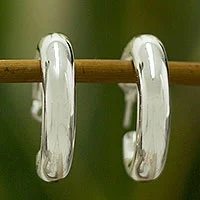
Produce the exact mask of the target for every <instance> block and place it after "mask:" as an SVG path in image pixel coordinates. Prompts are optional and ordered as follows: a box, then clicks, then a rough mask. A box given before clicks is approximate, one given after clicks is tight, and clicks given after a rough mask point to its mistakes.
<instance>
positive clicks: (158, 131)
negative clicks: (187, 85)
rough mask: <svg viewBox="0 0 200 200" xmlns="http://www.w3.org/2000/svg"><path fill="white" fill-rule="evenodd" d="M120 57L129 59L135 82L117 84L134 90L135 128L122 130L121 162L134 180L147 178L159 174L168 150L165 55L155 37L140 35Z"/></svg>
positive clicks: (168, 115) (168, 98)
mask: <svg viewBox="0 0 200 200" xmlns="http://www.w3.org/2000/svg"><path fill="white" fill-rule="evenodd" d="M122 59H124V60H133V63H134V66H135V68H136V73H137V77H138V83H137V84H128V85H127V84H120V87H121V88H122V89H123V90H124V91H125V92H126V93H125V94H127V91H129V92H130V90H131V91H132V92H130V93H132V94H133V93H134V92H136V91H138V102H137V110H138V112H137V127H136V131H131V132H128V133H126V134H125V135H124V138H123V159H124V165H125V169H126V171H127V173H128V175H129V176H130V177H131V178H133V179H134V180H136V181H150V180H153V179H156V178H157V177H158V176H159V175H160V174H161V172H162V170H163V168H164V165H165V161H166V156H167V151H168V143H169V136H170V94H169V78H168V64H167V56H166V52H165V49H164V46H163V45H162V43H161V42H160V41H159V40H158V39H157V38H156V37H154V36H152V35H141V36H139V37H136V38H134V39H133V40H131V41H130V43H129V44H128V45H127V47H126V48H125V50H124V53H123V55H122ZM133 102H134V100H133ZM127 109H128V108H127ZM129 112H131V111H130V110H129ZM128 119H130V115H128Z"/></svg>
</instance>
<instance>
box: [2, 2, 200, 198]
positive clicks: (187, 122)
mask: <svg viewBox="0 0 200 200" xmlns="http://www.w3.org/2000/svg"><path fill="white" fill-rule="evenodd" d="M199 10H200V1H199V0H192V1H188V0H187V1H186V0H167V1H161V0H152V1H149V0H121V1H120V0H101V1H97V0H96V1H92V0H90V1H87V0H86V1H80V0H43V1H41V0H34V1H31V0H18V1H17V0H6V1H3V0H2V1H1V2H0V27H1V31H0V44H1V45H0V58H1V59H16V58H17V59H20V58H21V59H22V58H24V59H31V58H33V57H34V55H35V48H36V44H37V42H38V41H39V40H40V38H41V37H43V36H45V35H46V34H48V33H50V32H62V33H64V34H66V35H68V37H69V38H70V40H71V43H72V45H73V48H74V53H75V58H76V59H78V58H90V59H93V58H104V59H118V58H120V56H121V53H122V51H123V48H124V46H125V45H126V44H127V42H128V41H129V40H130V39H131V38H132V37H133V36H136V35H138V34H142V33H150V34H154V35H156V36H157V37H158V38H159V39H160V40H161V41H162V42H163V43H164V45H165V48H166V51H167V54H168V58H169V60H170V61H200V25H199V24H200V23H199V22H200V14H199V13H200V12H199ZM171 101H172V120H171V139H170V146H169V154H168V158H167V163H166V166H165V169H164V171H163V173H162V175H161V176H160V177H159V179H157V180H155V181H153V182H150V183H137V182H134V181H132V180H131V179H130V178H129V177H128V176H127V175H126V173H125V171H124V168H123V163H122V145H121V144H122V137H123V134H124V130H123V128H122V120H123V111H124V102H123V94H122V92H121V91H120V89H119V88H118V86H117V85H116V84H79V83H78V84H77V135H76V136H77V137H76V145H75V155H74V162H73V166H72V169H71V171H70V174H69V175H68V177H67V178H66V179H64V180H62V181H60V182H58V183H50V184H48V183H45V182H43V181H42V180H40V179H39V178H38V176H37V174H36V170H35V155H36V153H37V151H38V149H39V144H40V124H39V123H37V122H36V121H34V120H33V119H32V118H31V116H30V106H31V84H26V83H25V84H1V85H0V135H1V137H0V199H2V200H4V199H9V200H10V199H15V200H18V199H19V200H21V199H29V200H32V199H37V200H40V199H43V200H45V199H47V200H51V199H52V200H54V199H66V200H76V199H89V200H90V199H91V200H107V199H109V200H112V199H115V200H117V199H119V200H121V199H127V200H128V199H147V200H148V199H150V200H151V199H154V200H155V199H162V200H164V199H170V200H175V199H176V200H177V199H200V145H199V143H200V121H199V120H200V112H199V111H200V103H199V102H200V87H191V86H178V85H174V86H172V87H171ZM133 121H135V116H134V119H133ZM134 124H135V123H134V122H133V127H134Z"/></svg>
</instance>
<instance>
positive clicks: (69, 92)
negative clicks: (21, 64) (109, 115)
mask: <svg viewBox="0 0 200 200" xmlns="http://www.w3.org/2000/svg"><path fill="white" fill-rule="evenodd" d="M37 50H38V51H37V57H38V58H39V59H40V60H41V68H42V73H43V82H42V83H38V84H34V86H33V104H32V108H31V113H32V116H33V117H34V118H35V119H36V120H38V121H41V122H42V131H41V132H42V135H41V146H40V151H39V152H38V154H37V159H36V160H37V161H36V164H37V173H38V175H39V176H40V178H42V179H43V180H44V181H47V182H51V181H57V180H60V179H63V178H64V177H66V176H67V174H68V172H69V170H70V167H71V164H72V159H73V152H74V140H75V76H74V74H75V70H74V56H73V51H72V47H71V44H70V42H69V41H68V39H67V37H66V36H64V35H62V34H57V33H54V34H51V35H48V36H46V37H44V38H43V39H42V40H41V41H40V42H39V44H38V49H37ZM41 111H42V116H41Z"/></svg>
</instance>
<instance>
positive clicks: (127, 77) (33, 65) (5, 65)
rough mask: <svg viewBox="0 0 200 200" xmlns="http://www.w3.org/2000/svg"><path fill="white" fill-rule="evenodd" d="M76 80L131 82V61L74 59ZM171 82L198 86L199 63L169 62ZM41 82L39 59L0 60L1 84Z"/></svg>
mask: <svg viewBox="0 0 200 200" xmlns="http://www.w3.org/2000/svg"><path fill="white" fill-rule="evenodd" d="M75 68H76V81H77V82H85V83H135V82H136V80H137V77H136V73H135V70H134V68H133V65H132V62H131V61H122V60H76V61H75ZM169 74H170V83H171V84H180V85H200V63H187V62H169ZM40 81H42V72H41V67H40V61H39V60H0V82H1V83H25V82H29V83H30V82H40Z"/></svg>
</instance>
